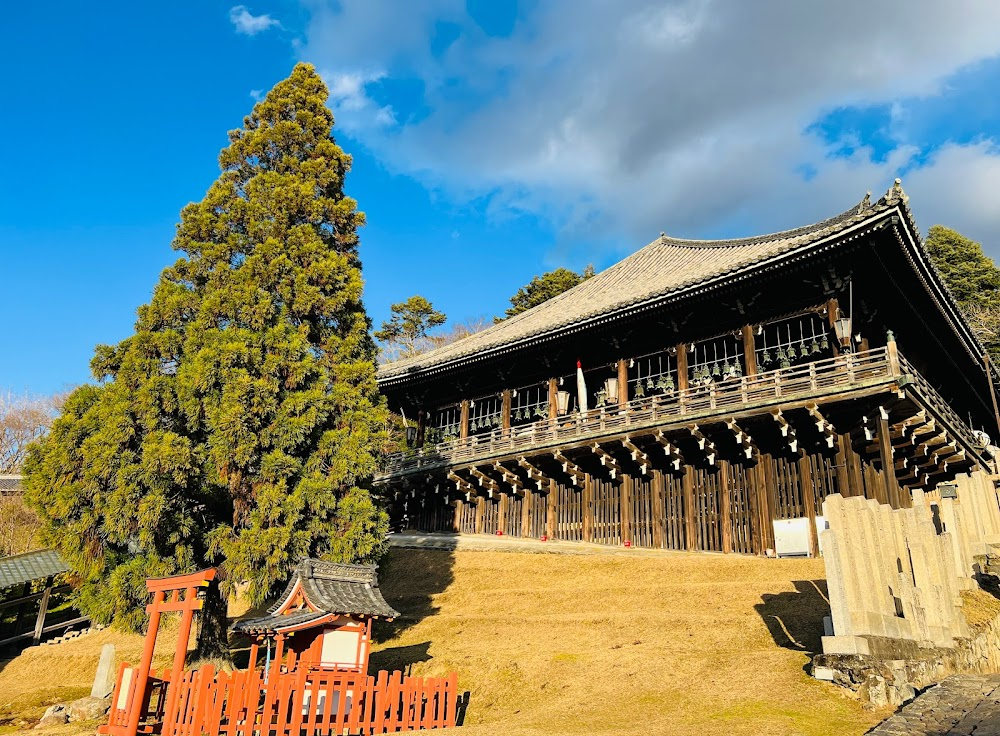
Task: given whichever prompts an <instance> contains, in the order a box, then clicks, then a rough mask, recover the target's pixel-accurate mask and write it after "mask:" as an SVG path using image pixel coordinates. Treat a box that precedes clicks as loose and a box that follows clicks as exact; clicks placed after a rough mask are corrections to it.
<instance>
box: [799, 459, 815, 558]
mask: <svg viewBox="0 0 1000 736" xmlns="http://www.w3.org/2000/svg"><path fill="white" fill-rule="evenodd" d="M799 487H800V489H801V491H802V508H803V509H804V510H805V512H806V518H807V519H808V520H809V556H810V557H819V534H818V532H817V531H816V496H815V489H814V488H813V472H812V463H810V462H809V456H808V455H800V456H799Z"/></svg>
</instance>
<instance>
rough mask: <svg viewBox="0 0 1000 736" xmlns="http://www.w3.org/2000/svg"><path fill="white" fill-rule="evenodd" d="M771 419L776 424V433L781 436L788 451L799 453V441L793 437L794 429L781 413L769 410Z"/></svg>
mask: <svg viewBox="0 0 1000 736" xmlns="http://www.w3.org/2000/svg"><path fill="white" fill-rule="evenodd" d="M771 418H772V419H774V421H775V422H777V423H778V431H779V432H781V436H782V438H783V439H784V440H785V443H786V444H787V445H788V449H789V451H790V452H792V453H793V454H797V453H798V452H799V440H798V437H796V435H795V427H793V426H792V425H791V424H789V422H788V420H787V419H786V418H785V415H784V414H782V413H781V409H771Z"/></svg>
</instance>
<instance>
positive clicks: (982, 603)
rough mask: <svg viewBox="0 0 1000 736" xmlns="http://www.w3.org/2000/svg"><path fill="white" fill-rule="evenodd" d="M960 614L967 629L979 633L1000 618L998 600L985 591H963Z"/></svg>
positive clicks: (999, 601)
mask: <svg viewBox="0 0 1000 736" xmlns="http://www.w3.org/2000/svg"><path fill="white" fill-rule="evenodd" d="M961 595H962V612H963V613H964V614H965V620H966V621H968V622H969V627H970V628H971V629H972V630H973V631H974V632H976V633H979V632H980V631H982V630H983V629H985V628H986V627H987V626H989V625H990V624H991V623H993V621H995V620H996V619H997V617H998V616H1000V600H998V599H997V598H996V597H995V596H992V595H990V594H989V593H987V592H986V591H985V590H980V589H978V588H977V589H976V590H963V591H961Z"/></svg>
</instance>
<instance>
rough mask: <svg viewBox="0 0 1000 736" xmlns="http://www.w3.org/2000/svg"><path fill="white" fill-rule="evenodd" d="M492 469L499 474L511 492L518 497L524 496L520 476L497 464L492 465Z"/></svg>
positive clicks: (522, 482)
mask: <svg viewBox="0 0 1000 736" xmlns="http://www.w3.org/2000/svg"><path fill="white" fill-rule="evenodd" d="M493 469H494V470H495V471H497V472H498V473H500V477H501V479H502V480H503V482H504V483H506V484H507V485H508V486H510V488H511V490H512V491H513V492H514V493H515V494H516V495H518V496H522V495H524V492H525V487H524V481H523V480H521V476H519V475H518V474H517V473H515V472H514V471H513V470H510V469H509V468H505V467H504V466H503V465H501V464H500V463H499V462H495V463H493Z"/></svg>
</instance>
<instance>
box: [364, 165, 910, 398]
mask: <svg viewBox="0 0 1000 736" xmlns="http://www.w3.org/2000/svg"><path fill="white" fill-rule="evenodd" d="M905 197H906V195H905V194H903V190H902V188H900V187H899V186H898V184H897V185H896V186H894V187H893V188H891V189H890V190H889V191H888V192H887V193H886V196H885V197H883V198H882V199H880V200H879V201H878V202H875V203H872V202H871V200H870V197H869V196H868V195H866V196H865V198H864V199H863V200H862V201H861V202H860V203H859V204H857V205H855V206H854V207H852V208H851V209H849V210H847V211H846V212H842V213H841V214H839V215H837V216H836V217H831V218H829V219H827V220H823V221H822V222H817V223H815V224H813V225H807V226H805V227H800V228H796V229H794V230H786V231H783V232H778V233H772V234H769V235H760V236H756V237H752V238H740V239H735V240H681V239H678V238H670V237H666V236H661V237H659V238H657V239H656V240H654V241H653V242H652V243H650V244H649V245H647V246H645V247H644V248H642V249H640V250H639V251H637V252H635V253H633V254H632V255H631V256H629V257H627V258H626V259H624V260H623V261H620V262H619V263H617V264H615V265H614V266H612V267H611V268H608V269H606V270H605V271H602V272H601V273H599V274H597V275H596V276H594V277H592V278H590V279H588V280H587V281H584V282H583V283H581V284H579V285H577V286H575V287H573V288H572V289H570V290H568V291H565V292H563V293H562V294H559V295H558V296H556V297H553V298H552V299H550V300H548V301H546V302H544V303H542V304H539V305H538V306H537V307H534V308H532V309H529V310H527V311H526V312H522V313H521V314H518V315H515V316H514V317H510V318H509V319H506V320H504V321H502V322H500V323H498V324H496V325H494V326H492V327H489V328H488V329H485V330H483V331H482V332H478V333H476V334H474V335H470V336H469V337H466V338H463V339H461V340H458V341H456V342H454V343H451V344H450V345H445V346H442V347H440V348H437V349H436V350H431V351H429V352H427V353H424V354H422V355H418V356H415V357H413V358H406V359H403V360H398V361H395V362H392V363H387V364H385V365H383V366H380V368H379V372H378V378H379V381H381V382H389V381H393V380H394V379H399V378H403V377H405V376H407V375H415V374H420V373H422V372H424V371H426V370H428V369H431V368H435V367H438V366H442V365H444V364H448V363H458V362H463V360H465V359H468V358H471V357H473V356H476V355H480V354H484V353H490V352H492V351H494V350H499V349H500V348H509V347H510V346H513V345H516V344H518V343H526V342H531V341H533V340H535V339H538V338H541V337H543V336H545V335H549V334H558V333H560V332H563V331H565V330H566V329H568V328H570V327H574V326H577V325H580V324H581V323H586V322H588V321H591V320H594V319H596V318H598V317H603V316H607V315H612V314H615V313H617V312H625V311H628V310H629V309H631V308H634V307H636V306H638V305H641V304H644V303H649V302H655V301H656V300H658V299H662V298H665V297H668V296H671V295H672V294H674V293H677V292H679V291H682V290H684V289H686V288H690V287H693V286H696V285H698V284H700V283H703V282H708V281H710V280H713V279H716V278H718V277H725V276H727V275H729V274H733V273H735V272H736V271H739V270H741V269H745V268H747V267H749V266H753V265H755V264H760V263H762V262H764V261H766V260H767V259H770V258H773V257H775V256H780V255H783V254H787V253H791V252H793V251H796V250H798V249H800V248H802V247H803V246H809V245H812V244H815V243H818V242H820V241H823V240H826V239H828V238H830V237H831V236H833V235H836V234H838V233H841V232H843V231H844V230H847V229H848V228H850V227H851V226H854V225H858V224H860V223H862V222H864V221H866V220H869V219H872V218H873V217H876V216H878V215H880V214H882V213H884V212H886V211H887V210H889V209H891V208H892V207H894V206H896V205H897V204H899V203H901V202H902V203H903V204H904V206H905Z"/></svg>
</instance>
